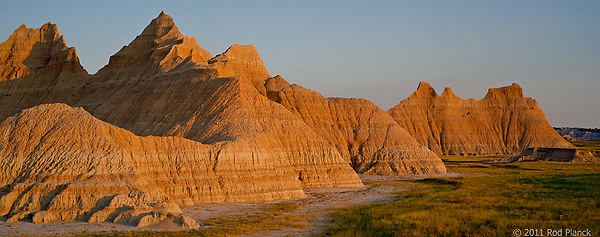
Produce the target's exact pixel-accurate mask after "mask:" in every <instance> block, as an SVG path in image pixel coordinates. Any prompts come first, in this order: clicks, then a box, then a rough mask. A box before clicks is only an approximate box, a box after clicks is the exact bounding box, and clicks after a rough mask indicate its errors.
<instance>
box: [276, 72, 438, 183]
mask: <svg viewBox="0 0 600 237" xmlns="http://www.w3.org/2000/svg"><path fill="white" fill-rule="evenodd" d="M265 87H266V89H267V96H268V98H269V99H271V100H273V101H275V102H277V103H280V104H281V105H283V106H285V107H286V108H287V109H288V110H290V111H291V112H293V113H294V114H295V115H296V116H297V117H299V118H301V119H302V120H303V121H304V122H305V123H306V124H307V125H308V126H309V127H311V128H312V129H313V130H314V131H315V132H316V133H317V134H319V135H320V136H321V137H323V138H324V139H325V140H326V141H328V142H329V143H330V144H332V145H333V146H335V147H336V148H337V150H338V151H339V153H340V154H341V155H342V157H344V158H345V159H347V160H349V161H350V162H351V163H352V166H353V168H354V170H355V171H356V172H358V173H371V174H394V175H398V174H423V173H445V172H446V167H445V166H444V164H443V163H442V161H441V160H440V158H439V157H437V155H435V153H433V152H432V151H430V150H429V149H427V148H426V147H423V146H421V145H419V144H418V143H417V142H416V140H415V139H414V138H413V137H412V136H411V135H410V134H408V133H407V132H406V131H405V130H404V129H403V128H402V127H400V126H398V124H397V123H396V122H395V121H394V120H393V119H392V118H391V117H390V116H389V115H388V114H387V113H385V111H383V110H382V109H381V108H379V107H377V106H376V105H374V104H373V103H371V102H370V101H368V100H365V99H347V98H325V97H323V96H321V95H320V94H319V93H317V92H314V91H311V90H308V89H305V88H303V87H301V86H299V85H295V84H294V85H290V84H289V83H288V82H287V81H285V80H284V79H283V78H282V77H280V76H276V77H274V78H271V79H269V80H267V82H266V86H265Z"/></svg>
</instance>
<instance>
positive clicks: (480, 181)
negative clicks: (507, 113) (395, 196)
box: [327, 157, 600, 236]
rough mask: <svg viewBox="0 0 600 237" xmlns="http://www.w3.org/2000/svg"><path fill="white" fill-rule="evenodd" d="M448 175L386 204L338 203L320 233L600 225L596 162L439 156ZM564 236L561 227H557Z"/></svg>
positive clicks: (453, 232)
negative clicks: (339, 207)
mask: <svg viewBox="0 0 600 237" xmlns="http://www.w3.org/2000/svg"><path fill="white" fill-rule="evenodd" d="M443 159H444V160H445V163H446V164H447V169H448V172H460V173H467V174H471V175H470V176H463V177H453V178H426V179H422V180H415V181H397V182H406V183H413V184H416V185H414V186H413V189H411V190H410V191H407V192H404V194H403V198H402V199H399V200H396V201H393V202H391V203H386V204H375V205H367V206H360V207H356V208H350V209H344V210H341V211H338V212H337V213H335V215H334V219H333V223H332V226H331V227H330V228H329V230H327V234H331V235H337V236H512V232H513V230H514V229H520V230H523V231H524V229H526V228H527V229H543V230H544V235H546V233H545V232H546V231H547V229H555V230H558V229H566V228H570V229H583V230H585V229H590V230H591V231H592V233H593V236H597V235H598V223H600V164H570V163H562V162H524V163H511V164H479V163H472V162H473V161H476V160H477V159H480V160H485V159H489V158H484V157H463V158H461V157H443ZM563 234H564V232H563Z"/></svg>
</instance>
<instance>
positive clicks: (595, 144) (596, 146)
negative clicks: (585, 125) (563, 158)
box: [571, 141, 600, 157]
mask: <svg viewBox="0 0 600 237" xmlns="http://www.w3.org/2000/svg"><path fill="white" fill-rule="evenodd" d="M571 144H573V145H575V146H576V147H578V148H583V149H588V150H590V151H591V152H592V153H593V154H594V155H595V156H597V157H600V154H599V153H600V141H572V142H571Z"/></svg>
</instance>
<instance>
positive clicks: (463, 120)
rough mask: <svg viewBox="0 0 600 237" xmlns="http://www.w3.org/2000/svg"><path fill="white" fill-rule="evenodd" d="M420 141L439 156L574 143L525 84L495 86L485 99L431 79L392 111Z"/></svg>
mask: <svg viewBox="0 0 600 237" xmlns="http://www.w3.org/2000/svg"><path fill="white" fill-rule="evenodd" d="M387 112H388V113H389V114H390V115H391V116H392V117H393V118H394V120H395V121H396V122H397V123H398V124H399V125H400V126H402V127H403V128H404V129H406V131H408V132H409V133H410V134H411V135H412V136H414V137H415V139H416V140H417V141H418V142H419V144H421V145H424V146H427V147H429V149H431V150H432V151H434V152H435V153H437V154H438V155H498V154H518V153H520V152H521V151H523V150H524V149H526V148H529V147H547V148H573V145H571V144H570V143H568V142H566V141H565V140H564V139H562V138H561V137H560V136H559V135H558V133H556V131H554V129H552V127H551V126H550V124H548V121H547V119H546V115H545V114H544V112H543V111H542V110H541V109H540V107H539V105H538V103H537V101H535V100H534V99H532V98H529V97H524V96H523V89H522V88H521V87H520V86H519V85H517V84H516V83H513V84H512V85H510V86H505V87H500V88H491V89H489V90H488V93H487V94H486V95H485V97H484V98H483V99H481V100H475V99H468V100H463V99H461V98H459V97H457V96H455V95H454V93H452V91H451V89H449V88H446V89H445V90H444V93H443V94H442V95H441V96H438V95H437V93H436V92H435V90H434V89H433V87H431V86H430V85H429V84H428V83H426V82H421V83H419V87H418V88H417V90H416V91H415V93H413V94H412V95H410V96H409V97H408V98H406V99H404V100H402V101H401V102H400V103H399V104H398V105H396V106H395V107H393V108H391V109H390V110H388V111H387Z"/></svg>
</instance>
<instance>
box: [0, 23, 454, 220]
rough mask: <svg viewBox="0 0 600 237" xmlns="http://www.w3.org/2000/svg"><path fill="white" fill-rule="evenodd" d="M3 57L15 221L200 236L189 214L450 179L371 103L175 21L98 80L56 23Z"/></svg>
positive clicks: (5, 188) (10, 211) (138, 43)
mask: <svg viewBox="0 0 600 237" xmlns="http://www.w3.org/2000/svg"><path fill="white" fill-rule="evenodd" d="M0 49H1V50H2V51H0V59H1V60H2V61H1V62H2V65H1V67H0V75H2V78H1V81H0V95H2V96H0V121H2V122H1V124H0V135H4V136H3V138H2V139H3V140H2V141H1V142H2V143H1V144H0V169H1V170H2V174H1V176H0V216H3V217H6V218H8V220H9V221H16V220H23V219H29V220H31V221H33V222H34V223H42V222H49V221H56V220H73V219H74V220H82V221H89V222H97V221H112V222H117V223H124V224H132V225H139V226H142V225H148V224H151V223H153V222H157V221H162V220H165V219H171V220H173V221H174V222H176V223H179V224H180V225H182V226H186V227H189V228H194V226H196V225H194V223H193V222H192V221H190V219H189V218H187V217H184V216H181V215H180V213H181V211H180V206H182V205H193V204H195V203H202V202H224V201H257V200H272V199H287V198H302V197H305V196H304V192H303V189H304V188H312V187H361V186H362V183H361V181H360V179H359V178H358V176H357V174H356V172H355V170H353V168H355V169H356V171H358V172H361V173H362V172H365V173H378V174H406V173H444V172H445V167H444V166H443V163H442V162H441V160H440V159H439V158H438V157H437V156H436V155H435V154H434V153H433V152H431V151H429V150H427V149H426V148H425V147H423V146H419V145H418V144H417V142H416V141H415V140H414V138H412V137H410V135H409V134H408V133H406V131H404V130H403V129H402V128H401V127H399V126H398V125H397V124H396V123H395V122H394V121H393V119H392V118H391V117H390V116H389V115H387V114H386V113H385V112H383V111H382V110H381V109H379V108H378V107H377V106H375V105H373V104H372V103H371V102H369V101H366V100H356V99H340V98H331V99H326V98H323V97H322V96H320V95H319V94H318V93H315V92H312V91H309V90H306V89H304V88H301V87H298V88H301V90H290V89H289V88H292V87H297V86H295V85H289V84H288V83H287V82H285V80H283V79H282V78H280V77H275V78H271V77H270V75H269V73H268V71H267V70H266V68H265V66H264V64H263V62H262V60H261V59H260V57H259V56H258V53H256V50H255V49H254V47H252V46H240V45H233V46H231V47H230V48H229V49H228V50H227V51H226V52H224V53H222V54H219V55H217V56H215V57H211V54H210V53H209V52H207V51H206V50H204V49H202V47H200V46H199V45H198V44H197V41H196V39H195V38H190V37H188V36H186V35H183V34H181V33H180V32H179V30H178V29H177V27H176V26H175V24H174V23H173V18H171V17H170V16H168V15H166V14H164V13H161V14H160V15H159V16H158V17H157V18H156V19H154V20H152V22H151V23H150V24H149V25H148V26H147V27H146V28H145V29H144V30H143V32H142V33H141V35H139V36H138V37H136V38H135V39H134V40H133V41H132V42H131V43H130V44H129V45H127V46H125V47H123V48H122V49H121V50H120V51H119V52H117V53H116V54H115V55H113V56H112V57H111V58H110V61H109V64H108V65H106V66H105V67H103V68H102V69H101V70H99V71H98V73H96V74H95V75H91V76H90V75H88V73H87V72H86V71H85V70H84V69H83V68H82V67H81V65H80V63H79V60H78V58H77V55H76V52H75V49H74V48H68V47H67V46H66V44H65V41H64V39H63V37H62V36H60V34H59V33H58V30H57V28H56V26H55V25H53V24H50V23H49V24H46V25H44V26H43V27H42V28H40V29H28V28H26V27H25V26H22V27H20V28H19V29H17V30H16V31H15V33H14V34H13V35H12V36H11V37H10V38H9V40H8V41H6V42H5V43H2V45H1V47H0ZM270 78H271V79H270ZM267 88H269V89H268V90H267ZM304 91H307V92H306V93H304ZM278 98H279V99H278ZM282 99H285V101H283V100H282ZM304 100H306V101H304ZM312 112H314V114H311V113H312Z"/></svg>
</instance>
